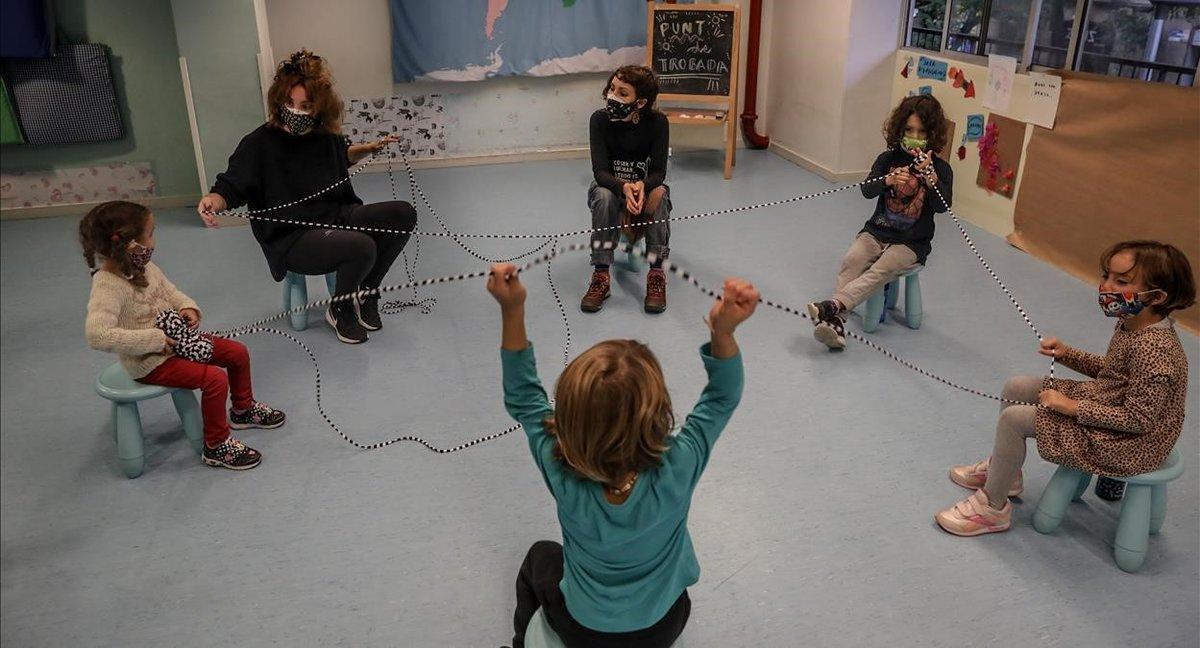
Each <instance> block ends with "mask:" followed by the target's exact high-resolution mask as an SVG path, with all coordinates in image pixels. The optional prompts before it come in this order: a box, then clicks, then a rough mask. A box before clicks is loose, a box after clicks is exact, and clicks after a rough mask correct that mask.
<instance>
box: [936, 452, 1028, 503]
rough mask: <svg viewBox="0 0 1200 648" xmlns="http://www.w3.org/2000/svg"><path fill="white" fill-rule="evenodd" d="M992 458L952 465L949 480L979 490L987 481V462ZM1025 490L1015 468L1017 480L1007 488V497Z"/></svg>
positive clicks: (1019, 472) (1018, 471)
mask: <svg viewBox="0 0 1200 648" xmlns="http://www.w3.org/2000/svg"><path fill="white" fill-rule="evenodd" d="M991 460H992V458H991V457H988V458H987V459H984V460H983V461H980V462H979V463H975V464H969V465H966V466H954V467H953V468H951V469H950V481H952V482H954V483H955V484H958V485H959V486H962V487H963V488H967V489H970V490H979V489H981V488H983V485H984V484H986V483H987V475H988V463H989V462H990V461H991ZM1023 492H1025V484H1024V481H1023V480H1022V478H1021V471H1020V470H1017V480H1016V481H1015V482H1013V485H1012V486H1011V487H1009V489H1008V496H1009V497H1017V496H1019V495H1020V494H1021V493H1023Z"/></svg>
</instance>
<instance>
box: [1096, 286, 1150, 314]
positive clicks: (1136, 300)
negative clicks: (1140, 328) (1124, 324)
mask: <svg viewBox="0 0 1200 648" xmlns="http://www.w3.org/2000/svg"><path fill="white" fill-rule="evenodd" d="M1157 291H1158V289H1157V288H1155V289H1154V290H1146V291H1143V292H1140V293H1123V292H1119V291H1116V290H1104V288H1103V287H1101V288H1100V296H1099V298H1098V301H1099V302H1100V310H1101V311H1103V312H1104V314H1105V315H1107V316H1108V317H1133V316H1134V315H1137V314H1138V313H1140V312H1142V311H1143V310H1145V309H1146V304H1145V302H1143V301H1142V298H1141V296H1142V295H1144V294H1146V293H1152V292H1157Z"/></svg>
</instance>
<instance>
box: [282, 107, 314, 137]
mask: <svg viewBox="0 0 1200 648" xmlns="http://www.w3.org/2000/svg"><path fill="white" fill-rule="evenodd" d="M279 119H280V121H282V122H283V125H284V126H287V127H288V130H290V131H292V134H293V135H304V134H306V133H308V131H310V130H312V129H313V127H315V126H316V125H317V118H316V117H313V116H312V114H310V113H306V112H300V111H299V110H296V109H295V108H292V107H291V106H284V107H283V110H280V111H279Z"/></svg>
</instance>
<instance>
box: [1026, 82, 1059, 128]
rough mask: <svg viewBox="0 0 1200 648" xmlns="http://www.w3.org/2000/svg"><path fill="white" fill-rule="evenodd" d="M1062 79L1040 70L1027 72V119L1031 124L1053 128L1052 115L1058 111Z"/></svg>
mask: <svg viewBox="0 0 1200 648" xmlns="http://www.w3.org/2000/svg"><path fill="white" fill-rule="evenodd" d="M1061 89H1062V79H1061V78H1059V77H1056V76H1053V75H1050V74H1043V73H1041V72H1030V73H1029V119H1027V120H1026V121H1028V122H1029V123H1031V124H1037V125H1038V126H1041V127H1043V128H1054V116H1055V115H1056V114H1057V113H1058V93H1059V91H1060V90H1061Z"/></svg>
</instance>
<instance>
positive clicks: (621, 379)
mask: <svg viewBox="0 0 1200 648" xmlns="http://www.w3.org/2000/svg"><path fill="white" fill-rule="evenodd" d="M488 290H489V291H490V292H491V293H492V295H493V296H494V297H495V298H496V300H497V301H498V302H499V303H500V307H501V313H502V316H503V341H502V344H501V353H500V356H501V363H502V365H503V369H504V403H505V406H506V407H507V409H508V412H509V414H511V415H512V417H513V418H515V419H516V420H517V421H518V422H519V423H521V425H522V426H523V427H524V428H525V432H526V434H527V436H528V438H529V449H530V451H531V452H532V453H533V458H534V462H535V463H536V464H537V465H538V468H539V469H540V470H541V472H542V476H543V478H544V479H545V482H546V486H547V488H549V489H550V493H551V495H553V496H554V499H555V502H556V503H557V509H558V519H559V523H560V525H561V526H562V533H563V545H562V546H559V545H558V543H555V542H550V541H542V542H538V543H535V544H534V545H533V547H532V548H530V550H529V553H528V555H526V557H525V562H524V564H523V565H522V566H521V570H520V573H519V574H518V577H517V609H516V614H515V616H514V626H515V629H516V635H515V637H514V638H513V645H514V648H516V647H519V646H522V645H523V640H524V635H525V628H526V626H527V625H528V623H529V620H530V618H531V617H532V616H533V614H534V612H535V611H536V610H537V609H538V608H539V607H540V608H542V613H543V615H544V616H545V618H546V620H547V622H548V623H549V624H550V627H551V628H553V629H554V631H555V632H556V633H557V634H558V635H559V636H560V638H562V639H563V641H564V642H565V643H566V644H567V645H577V644H586V645H589V646H593V645H594V646H608V645H612V646H623V647H626V646H669V645H671V644H672V643H673V642H674V641H675V639H676V638H677V637H678V636H679V634H680V633H681V632H682V631H683V627H684V625H685V624H686V623H687V618H688V614H689V612H690V609H691V603H690V601H689V599H688V596H687V591H686V590H687V587H688V586H689V585H692V584H693V583H695V582H696V581H697V580H698V579H699V576H700V566H699V564H698V563H697V562H696V554H695V552H694V551H693V549H692V541H691V538H690V536H689V535H688V530H687V516H688V510H689V508H690V506H691V498H692V491H693V490H694V489H695V487H696V482H697V481H699V479H700V475H701V473H703V471H704V467H705V465H707V463H708V457H709V455H710V453H711V452H712V447H713V445H714V444H715V443H716V441H717V437H718V436H720V434H721V431H722V430H723V429H724V428H725V424H726V423H727V422H728V421H729V418H730V416H732V415H733V410H734V408H736V407H737V404H738V401H739V400H740V398H741V394H742V359H741V355H740V354H739V352H738V347H737V343H736V341H735V340H734V338H733V332H734V330H735V329H736V328H737V326H738V325H739V324H740V323H741V322H743V321H745V319H746V318H748V317H749V316H750V315H751V314H752V313H753V312H754V309H755V307H756V306H757V304H758V292H757V291H755V289H754V287H753V286H751V285H750V284H749V283H746V282H744V281H740V280H736V279H729V280H726V282H725V287H724V296H723V298H722V299H721V300H718V301H717V302H716V304H715V305H714V306H713V308H712V310H711V312H710V313H709V320H708V321H709V326H710V329H711V334H712V335H711V343H710V344H706V345H704V346H703V347H701V349H700V357H701V359H702V360H703V362H704V366H705V369H706V370H707V371H708V385H707V386H706V387H705V389H704V392H703V394H701V396H700V401H699V402H698V403H697V404H696V407H695V408H694V409H693V410H692V413H691V414H690V415H688V417H687V420H686V421H685V422H684V424H683V426H682V427H681V428H680V431H679V434H677V435H673V436H672V435H671V434H670V432H671V429H672V428H673V427H674V415H673V410H672V408H671V399H670V395H669V394H668V393H667V390H666V383H665V380H664V379H663V375H662V369H661V368H660V367H659V364H658V361H657V360H656V359H655V357H654V355H653V354H652V353H651V352H650V350H649V348H647V347H646V346H645V345H642V344H641V343H638V342H635V341H633V340H609V341H606V342H601V343H600V344H597V345H596V346H594V347H592V348H591V349H588V350H587V351H586V352H584V353H583V354H581V355H580V356H579V357H578V358H576V359H575V360H574V361H573V362H572V363H571V364H570V365H569V366H568V367H567V368H566V369H565V370H564V371H563V374H562V376H561V377H560V378H559V381H558V385H557V387H556V390H555V402H556V405H555V407H551V406H550V403H549V401H548V400H547V397H546V392H545V390H544V389H543V388H542V386H541V382H540V381H539V380H538V376H537V368H536V366H535V363H534V356H533V347H532V346H531V345H530V344H529V341H528V340H527V339H526V337H525V310H524V308H525V306H524V303H525V288H524V287H523V286H522V285H521V283H520V280H519V279H518V278H517V275H516V269H515V268H514V267H513V266H511V265H508V264H503V265H496V266H493V268H492V273H491V275H490V276H489V278H488Z"/></svg>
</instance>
